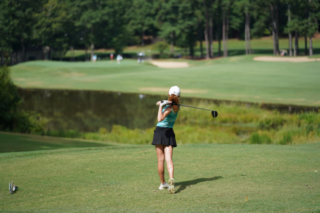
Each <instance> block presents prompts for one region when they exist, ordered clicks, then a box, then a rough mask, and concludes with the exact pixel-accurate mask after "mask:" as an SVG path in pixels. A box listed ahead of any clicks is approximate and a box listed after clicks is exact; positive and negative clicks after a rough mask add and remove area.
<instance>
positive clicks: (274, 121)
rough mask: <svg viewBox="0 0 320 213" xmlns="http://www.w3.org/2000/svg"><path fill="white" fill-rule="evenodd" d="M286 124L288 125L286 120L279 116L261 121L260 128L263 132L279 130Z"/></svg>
mask: <svg viewBox="0 0 320 213" xmlns="http://www.w3.org/2000/svg"><path fill="white" fill-rule="evenodd" d="M285 123H286V120H285V119H284V118H282V117H281V116H280V115H279V116H277V117H273V118H266V119H264V120H260V121H259V128H260V129H262V130H264V129H266V130H269V129H278V128H280V127H282V126H283V125H284V124H285Z"/></svg>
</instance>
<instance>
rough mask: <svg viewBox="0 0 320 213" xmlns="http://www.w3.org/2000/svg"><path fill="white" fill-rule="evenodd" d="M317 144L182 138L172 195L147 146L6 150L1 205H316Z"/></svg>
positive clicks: (75, 208)
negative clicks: (185, 142) (161, 186)
mask: <svg viewBox="0 0 320 213" xmlns="http://www.w3.org/2000/svg"><path fill="white" fill-rule="evenodd" d="M61 143H64V141H63V140H61ZM44 144H46V142H45V141H44ZM74 144H76V141H75V143H74ZM76 146H77V145H75V147H76ZM319 151H320V143H316V144H307V145H297V146H280V145H178V147H177V148H175V149H174V157H173V160H174V163H175V181H176V194H175V195H171V194H169V193H168V191H166V190H165V191H159V190H158V187H159V183H160V182H159V177H158V174H157V158H156V153H155V150H154V147H153V146H150V145H143V146H130V147H124V146H122V147H116V146H114V147H96V148H75V149H60V150H52V151H49V150H48V151H31V152H16V153H1V154H0V164H1V167H0V179H1V182H2V184H1V186H0V211H1V212H12V211H19V212H21V211H23V212H216V211H223V212H319V211H320V203H319V200H320V181H319V180H320V164H319V162H320V155H319ZM12 180H13V181H14V183H15V184H16V185H17V186H18V187H19V191H18V192H16V193H15V194H14V195H10V193H9V190H8V183H9V182H10V181H12ZM246 199H247V200H246Z"/></svg>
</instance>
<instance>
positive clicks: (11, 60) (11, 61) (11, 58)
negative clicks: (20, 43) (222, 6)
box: [10, 52, 13, 65]
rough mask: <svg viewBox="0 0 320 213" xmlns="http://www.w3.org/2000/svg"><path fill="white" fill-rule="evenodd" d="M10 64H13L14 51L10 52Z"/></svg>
mask: <svg viewBox="0 0 320 213" xmlns="http://www.w3.org/2000/svg"><path fill="white" fill-rule="evenodd" d="M10 65H13V52H11V53H10Z"/></svg>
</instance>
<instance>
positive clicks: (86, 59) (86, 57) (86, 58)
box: [85, 45, 88, 61]
mask: <svg viewBox="0 0 320 213" xmlns="http://www.w3.org/2000/svg"><path fill="white" fill-rule="evenodd" d="M85 55H86V56H85V61H88V47H87V45H86V53H85Z"/></svg>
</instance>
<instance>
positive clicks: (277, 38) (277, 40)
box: [275, 3, 280, 54]
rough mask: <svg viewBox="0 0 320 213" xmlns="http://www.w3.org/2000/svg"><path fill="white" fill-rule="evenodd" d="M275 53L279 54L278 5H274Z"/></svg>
mask: <svg viewBox="0 0 320 213" xmlns="http://www.w3.org/2000/svg"><path fill="white" fill-rule="evenodd" d="M275 6H276V51H277V54H279V52H280V50H279V7H278V3H276V5H275Z"/></svg>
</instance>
